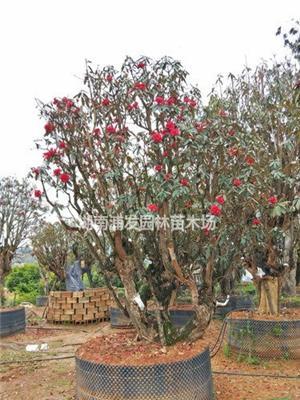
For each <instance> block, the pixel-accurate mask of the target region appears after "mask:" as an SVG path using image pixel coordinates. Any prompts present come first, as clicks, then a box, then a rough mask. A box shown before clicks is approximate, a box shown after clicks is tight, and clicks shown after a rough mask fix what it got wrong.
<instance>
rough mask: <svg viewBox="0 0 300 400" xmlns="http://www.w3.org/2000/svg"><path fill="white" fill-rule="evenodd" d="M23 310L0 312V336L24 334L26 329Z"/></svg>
mask: <svg viewBox="0 0 300 400" xmlns="http://www.w3.org/2000/svg"><path fill="white" fill-rule="evenodd" d="M25 321H26V319H25V308H24V307H21V308H16V309H14V310H7V311H5V310H0V336H1V337H2V336H9V335H13V334H14V333H17V332H24V331H25V328H26V322H25Z"/></svg>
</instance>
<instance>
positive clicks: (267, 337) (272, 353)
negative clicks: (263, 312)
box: [227, 318, 300, 359]
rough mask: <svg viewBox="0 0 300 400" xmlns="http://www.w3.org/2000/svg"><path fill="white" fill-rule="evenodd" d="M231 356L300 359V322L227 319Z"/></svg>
mask: <svg viewBox="0 0 300 400" xmlns="http://www.w3.org/2000/svg"><path fill="white" fill-rule="evenodd" d="M227 324H228V338H227V343H228V345H229V348H230V350H231V351H232V352H234V353H236V354H238V355H242V356H246V357H248V356H256V357H259V358H262V359H273V358H277V359H278V358H284V359H300V320H286V321H272V320H254V319H233V318H227Z"/></svg>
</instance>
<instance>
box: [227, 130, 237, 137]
mask: <svg viewBox="0 0 300 400" xmlns="http://www.w3.org/2000/svg"><path fill="white" fill-rule="evenodd" d="M235 133H236V132H235V130H234V129H230V131H229V132H228V135H229V136H234V135H235Z"/></svg>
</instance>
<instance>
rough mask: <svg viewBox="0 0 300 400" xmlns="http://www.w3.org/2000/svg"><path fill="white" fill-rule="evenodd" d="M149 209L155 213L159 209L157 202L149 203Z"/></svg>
mask: <svg viewBox="0 0 300 400" xmlns="http://www.w3.org/2000/svg"><path fill="white" fill-rule="evenodd" d="M147 208H148V210H149V211H151V212H153V213H155V212H157V211H158V210H159V208H158V205H157V204H153V203H152V204H148V206H147Z"/></svg>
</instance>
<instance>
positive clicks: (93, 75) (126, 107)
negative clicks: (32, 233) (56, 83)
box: [33, 57, 275, 345]
mask: <svg viewBox="0 0 300 400" xmlns="http://www.w3.org/2000/svg"><path fill="white" fill-rule="evenodd" d="M186 78H187V72H186V71H185V70H184V69H183V67H182V66H181V64H180V63H179V62H177V61H174V60H172V59H170V58H166V57H165V58H163V59H161V60H159V61H157V62H153V61H151V60H149V59H148V58H142V59H140V60H138V61H134V60H132V59H131V58H127V59H126V60H125V62H124V64H123V66H122V68H121V71H120V72H118V71H116V70H115V69H114V68H113V67H105V68H104V69H93V68H92V67H91V65H90V63H88V64H87V71H86V76H85V80H84V83H85V89H84V90H83V91H82V92H80V93H79V94H78V95H76V96H74V97H73V98H67V97H64V98H61V99H57V98H55V99H54V100H53V101H52V102H51V103H49V104H42V103H40V110H41V115H42V117H43V118H44V119H45V120H46V124H45V127H44V136H43V138H42V139H41V140H40V141H39V143H38V147H39V149H41V150H42V151H43V154H42V157H43V159H44V163H43V165H42V166H41V167H39V168H35V169H34V170H33V175H34V176H35V177H36V178H37V180H39V181H40V185H41V186H40V188H39V189H37V190H38V191H39V193H38V194H39V196H37V197H41V198H44V197H45V199H46V200H47V202H48V203H49V204H50V205H51V206H52V207H53V209H54V210H55V211H56V213H57V215H58V217H59V218H60V221H61V222H62V224H63V225H64V226H65V227H66V228H67V229H70V230H74V231H77V232H78V233H79V234H81V235H82V236H83V237H84V238H85V240H86V241H87V243H88V245H89V246H90V250H91V252H92V253H93V255H94V257H95V259H96V260H97V262H98V264H99V267H100V269H101V271H102V273H103V275H104V277H105V279H106V281H107V284H108V286H109V287H110V288H111V289H112V290H113V288H112V287H111V285H110V277H111V276H112V275H113V274H117V275H118V276H119V278H120V279H121V281H122V283H123V285H124V288H125V300H124V301H125V308H126V312H127V313H128V314H129V316H130V318H131V320H132V322H133V324H134V325H135V327H136V329H137V331H138V334H139V336H140V337H143V338H147V339H148V340H154V339H157V338H159V339H160V341H161V343H162V344H163V345H165V344H170V343H172V342H174V341H176V340H180V339H183V338H186V337H189V338H190V339H191V340H194V339H196V338H198V337H201V336H202V335H203V333H204V331H205V329H206V328H207V326H208V324H209V322H210V319H211V316H212V313H213V308H214V285H215V280H216V277H217V274H216V268H218V267H219V266H221V265H222V268H223V270H222V271H223V273H225V272H226V269H227V268H231V264H230V263H229V262H227V264H224V262H223V260H224V257H227V250H228V249H229V246H230V244H232V242H233V240H234V238H235V237H236V235H237V234H239V233H240V232H242V231H243V229H244V221H243V219H241V221H240V220H237V217H236V215H238V216H239V215H240V214H243V216H244V215H245V211H244V208H243V205H242V203H241V198H240V197H241V195H242V194H243V193H244V192H245V187H247V185H250V184H251V185H253V183H251V182H248V181H249V180H250V177H249V176H248V175H249V172H246V171H249V169H251V168H253V165H254V163H255V155H256V147H255V146H256V144H257V141H254V142H253V143H252V142H251V143H250V149H248V144H247V141H248V139H249V133H248V132H244V131H243V130H242V129H240V121H239V120H238V119H237V116H236V115H235V114H234V115H230V110H229V108H228V107H227V104H226V102H223V101H222V100H220V99H218V98H217V97H214V96H213V97H212V98H211V101H210V104H209V105H208V106H207V107H205V108H204V107H203V106H202V104H201V96H200V93H199V90H198V89H197V88H195V87H192V86H189V85H188V84H187V82H186ZM223 103H224V104H223ZM237 132H239V134H238V135H240V139H239V140H241V141H242V143H243V146H244V149H243V150H242V151H241V148H240V147H241V146H240V145H238V143H237V139H236V138H237ZM241 158H242V160H243V161H242V162H237V159H239V160H240V159H241ZM247 174H248V175H247ZM248 178H249V179H248ZM254 195H255V189H254V186H253V188H252V190H251V191H249V193H248V200H249V201H250V200H251V199H252V197H255V196H254ZM271 195H273V193H272V194H270V196H271ZM274 195H275V193H274ZM252 201H253V203H255V202H256V200H255V199H253V200H252ZM175 217H176V218H175ZM204 217H205V218H204ZM254 217H255V216H254ZM70 218H71V219H70ZM108 221H109V223H108ZM124 221H125V222H124ZM96 222H97V223H96ZM250 227H251V229H252V226H250ZM231 238H232V239H231ZM238 249H239V248H238ZM238 251H240V250H236V251H233V252H232V254H231V255H230V257H232V258H233V259H234V258H236V257H238V255H239V256H240V253H238ZM224 265H226V267H225V269H224ZM195 271H197V273H199V272H200V275H201V285H200V286H197V285H196V281H195V278H194V272H195ZM179 285H185V286H186V287H187V288H188V289H189V290H190V293H191V297H192V304H193V308H194V310H195V318H194V319H193V320H192V321H191V322H189V323H188V324H187V325H186V326H184V327H183V328H182V329H180V330H176V329H175V328H174V327H173V326H172V323H171V321H170V317H169V313H168V309H169V306H170V304H171V303H172V299H173V298H174V292H175V291H176V289H177V288H178V286H179ZM141 287H143V288H146V289H147V290H144V291H143V294H144V295H143V296H142V297H143V299H141V294H140V293H139V290H138V289H139V288H141ZM145 293H147V295H145ZM150 298H151V299H152V300H153V302H154V309H155V313H154V314H153V313H151V314H150V313H149V312H148V309H147V300H149V299H150ZM119 306H120V307H122V305H121V304H120V303H119ZM153 315H154V317H153Z"/></svg>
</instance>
